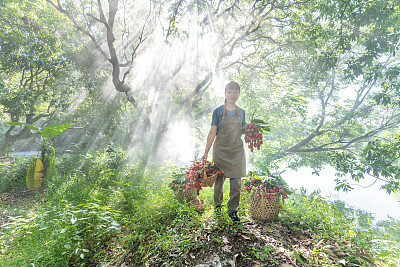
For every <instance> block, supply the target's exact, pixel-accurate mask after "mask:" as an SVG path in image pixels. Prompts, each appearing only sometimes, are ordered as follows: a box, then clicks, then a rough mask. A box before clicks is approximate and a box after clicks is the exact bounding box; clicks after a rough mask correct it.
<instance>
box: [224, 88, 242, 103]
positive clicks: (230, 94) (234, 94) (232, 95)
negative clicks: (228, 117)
mask: <svg viewBox="0 0 400 267" xmlns="http://www.w3.org/2000/svg"><path fill="white" fill-rule="evenodd" d="M225 98H226V99H227V100H228V101H231V102H236V101H237V100H238V98H239V90H237V89H228V90H226V91H225Z"/></svg>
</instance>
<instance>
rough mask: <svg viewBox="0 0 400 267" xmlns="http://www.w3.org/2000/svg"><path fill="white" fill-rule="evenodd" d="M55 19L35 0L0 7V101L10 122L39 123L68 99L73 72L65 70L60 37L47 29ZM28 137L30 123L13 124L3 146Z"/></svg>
mask: <svg viewBox="0 0 400 267" xmlns="http://www.w3.org/2000/svg"><path fill="white" fill-rule="evenodd" d="M53 13H54V12H53ZM39 15H41V16H40V17H39ZM56 21H57V17H54V16H53V15H52V13H51V12H49V10H48V9H46V8H43V5H42V3H40V2H37V1H25V2H23V3H15V2H13V1H7V2H5V5H4V6H2V7H0V24H1V27H0V28H1V29H0V47H1V50H0V70H1V74H0V80H1V84H2V87H3V88H2V90H1V92H0V105H1V106H2V109H3V112H4V113H3V116H8V119H7V120H9V121H12V122H24V123H27V124H35V123H36V124H37V123H40V124H41V125H43V124H46V123H48V122H49V121H50V120H52V119H54V117H55V116H56V115H57V113H58V112H60V111H62V110H65V109H66V108H67V107H68V106H69V104H70V101H71V99H70V96H71V94H72V93H73V85H72V84H73V83H74V82H75V79H76V77H74V76H73V75H71V72H68V70H69V69H70V68H69V63H68V60H67V58H66V55H65V52H64V51H63V47H62V44H61V43H60V37H59V36H57V34H55V33H54V32H53V29H52V28H51V25H52V22H53V23H54V22H56ZM67 73H68V74H69V75H68V76H67ZM31 136H32V134H31V132H30V130H29V128H27V127H22V128H20V129H17V128H16V127H14V126H11V127H9V128H8V129H7V131H6V132H5V136H4V139H3V142H2V145H1V151H2V152H3V153H4V152H6V151H8V150H9V148H10V147H11V146H12V145H13V143H14V142H15V141H17V140H21V139H25V138H29V137H31Z"/></svg>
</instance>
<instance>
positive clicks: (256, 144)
mask: <svg viewBox="0 0 400 267" xmlns="http://www.w3.org/2000/svg"><path fill="white" fill-rule="evenodd" d="M244 132H245V139H244V141H245V142H246V143H248V144H249V145H248V147H249V149H250V150H251V152H253V151H254V148H257V149H258V150H260V147H261V145H262V144H263V140H262V138H263V134H262V132H261V127H260V126H258V125H257V124H254V123H248V124H247V125H246V127H245V128H244Z"/></svg>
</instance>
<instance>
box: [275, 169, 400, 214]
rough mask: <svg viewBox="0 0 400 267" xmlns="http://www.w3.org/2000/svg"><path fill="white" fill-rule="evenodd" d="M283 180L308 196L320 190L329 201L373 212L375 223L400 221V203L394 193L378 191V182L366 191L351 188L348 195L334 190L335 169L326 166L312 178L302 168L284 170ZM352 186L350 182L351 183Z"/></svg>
mask: <svg viewBox="0 0 400 267" xmlns="http://www.w3.org/2000/svg"><path fill="white" fill-rule="evenodd" d="M282 178H283V179H284V180H285V181H286V182H287V183H288V185H289V187H292V188H295V189H299V188H301V187H304V188H305V189H307V190H308V192H309V193H311V192H312V191H314V190H318V189H320V190H321V193H320V195H321V196H322V197H324V198H326V199H328V200H332V201H333V200H341V201H344V202H346V204H347V205H348V206H349V207H352V208H354V209H361V210H365V211H368V212H370V213H372V215H373V216H374V217H375V219H376V220H377V221H380V220H384V219H387V218H388V216H390V217H392V218H396V219H400V202H399V201H398V200H396V198H395V196H394V195H393V194H391V195H389V194H387V193H386V191H385V190H383V189H380V187H381V185H382V182H380V181H377V182H376V183H375V184H374V185H372V186H371V187H368V188H362V187H359V186H356V185H355V186H353V187H354V190H353V191H350V192H342V191H335V190H334V188H335V185H336V183H335V179H336V178H337V177H336V176H335V170H334V169H333V168H332V167H326V168H325V169H323V170H322V171H321V172H320V175H319V176H318V175H315V174H314V175H313V174H312V169H311V168H301V169H299V170H298V171H293V170H287V171H285V172H284V173H282ZM374 181H375V179H372V178H368V179H364V180H363V181H361V185H363V186H367V185H370V184H372V183H373V182H374ZM350 183H351V182H350Z"/></svg>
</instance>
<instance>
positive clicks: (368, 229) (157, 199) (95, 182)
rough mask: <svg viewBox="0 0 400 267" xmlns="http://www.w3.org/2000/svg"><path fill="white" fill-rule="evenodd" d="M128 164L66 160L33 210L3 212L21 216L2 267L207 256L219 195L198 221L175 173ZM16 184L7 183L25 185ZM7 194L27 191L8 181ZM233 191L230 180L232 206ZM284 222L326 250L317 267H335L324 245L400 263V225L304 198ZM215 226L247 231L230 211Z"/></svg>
mask: <svg viewBox="0 0 400 267" xmlns="http://www.w3.org/2000/svg"><path fill="white" fill-rule="evenodd" d="M126 157H127V156H126V155H125V154H124V152H122V151H119V150H117V151H115V152H113V153H101V152H96V153H91V154H87V155H68V156H64V157H62V158H60V159H59V161H58V166H61V167H60V168H59V175H57V176H55V177H51V178H48V180H47V183H46V186H47V187H46V189H45V190H44V191H42V192H41V193H39V194H38V195H37V196H36V197H34V200H36V202H34V203H35V204H34V205H33V204H32V203H33V202H32V199H27V203H25V204H27V205H25V206H23V205H22V206H23V207H24V208H23V209H21V208H17V207H16V206H12V205H11V204H10V203H3V204H2V205H1V206H0V209H1V210H2V211H4V210H5V209H7V210H10V207H11V208H12V209H15V212H14V213H15V214H14V215H19V216H20V217H16V219H15V220H10V221H9V223H8V224H7V225H3V226H2V227H1V228H0V266H30V265H34V266H93V265H100V264H104V263H111V264H118V262H119V261H120V260H121V261H122V260H124V261H126V260H127V259H129V261H130V262H129V263H130V264H131V265H134V266H137V265H145V264H146V263H152V264H153V265H157V266H159V265H162V264H166V265H171V266H173V265H177V266H179V265H184V264H185V257H184V255H186V256H187V255H188V254H189V253H190V252H193V251H201V252H202V253H203V252H205V251H206V247H204V245H202V244H200V243H199V242H196V240H195V238H196V234H197V233H199V231H201V230H202V229H204V227H205V225H207V224H208V223H209V222H210V221H211V220H212V217H213V211H212V208H211V203H212V188H205V189H204V190H202V191H201V195H200V197H201V198H202V199H204V200H205V201H206V203H207V206H206V210H205V211H204V212H203V213H197V212H195V211H193V209H192V208H191V207H190V206H189V205H188V204H187V203H182V202H180V201H178V200H177V199H175V197H174V195H173V192H172V190H170V189H169V188H168V184H169V182H170V180H171V178H170V177H169V173H168V170H169V169H170V168H171V166H166V167H165V168H153V169H147V170H145V169H144V168H143V167H142V166H138V165H131V164H129V162H128V161H127V160H126ZM14 166H15V169H14V170H13V173H22V168H24V167H25V166H24V164H22V163H16V165H14ZM8 168H9V167H8ZM0 171H1V170H0ZM3 172H4V170H3ZM7 173H8V174H9V173H10V172H9V169H8V172H7ZM13 177H14V178H13V179H9V180H8V181H13V182H12V183H14V184H18V183H15V177H16V176H13ZM2 188H18V187H15V186H11V187H7V185H5V184H4V182H3V187H2ZM228 190H229V182H228V181H227V182H226V183H225V186H224V199H225V201H226V199H227V198H228ZM245 201H246V199H245V197H244V198H243V201H242V204H241V207H240V214H241V216H242V219H243V220H244V221H246V220H247V219H248V218H246V214H247V213H248V208H247V206H246V205H245V204H244V203H245ZM224 211H226V210H224ZM12 213H13V212H11V213H10V214H12ZM279 220H280V222H281V223H282V224H284V225H287V226H288V227H290V229H294V231H299V232H302V233H309V234H310V235H312V236H314V237H315V239H316V240H317V243H318V244H317V245H316V246H315V251H314V252H313V253H314V254H313V255H314V256H315V257H317V258H318V262H314V263H315V264H312V265H315V266H329V265H327V264H328V262H329V261H328V260H326V261H324V257H327V256H321V255H323V253H324V252H323V245H325V244H328V243H332V242H336V243H337V244H339V245H340V247H341V248H342V249H343V250H344V252H345V253H347V254H348V256H347V258H346V261H347V262H348V263H349V264H350V265H348V266H357V265H358V266H363V264H365V266H372V263H371V262H372V261H369V259H368V258H371V257H374V258H375V259H374V260H375V261H381V262H385V264H387V265H389V266H397V265H398V264H399V262H398V259H399V258H400V255H399V251H400V249H399V248H400V247H399V243H400V222H399V221H397V220H394V219H393V220H387V221H384V222H380V223H378V224H376V225H373V223H372V219H371V218H370V216H369V215H368V214H367V213H363V212H359V211H356V210H353V209H349V208H346V207H345V204H344V203H342V202H329V201H327V200H325V199H323V198H321V197H320V196H319V195H318V193H317V192H314V193H311V194H309V193H307V192H306V191H305V190H302V191H299V192H295V193H293V194H292V195H290V196H289V198H288V199H287V200H286V201H285V203H284V205H283V210H282V213H281V217H280V219H279ZM216 227H220V228H224V229H225V230H226V229H227V230H229V231H230V232H232V233H235V232H241V231H243V230H245V229H243V226H241V225H238V226H235V225H232V223H230V222H228V220H227V215H226V212H224V213H223V218H222V219H221V220H220V221H219V222H218V225H217V226H216ZM218 240H219V241H218ZM210 242H211V243H212V244H216V245H218V244H219V243H221V242H222V241H221V238H220V237H218V236H213V239H212V240H211V241H210ZM222 243H223V242H222ZM221 245H222V244H221ZM292 251H293V254H294V255H297V257H298V258H299V259H298V261H300V260H304V261H308V263H312V261H313V259H312V258H307V255H302V254H301V253H300V252H298V251H297V250H296V249H295V248H293V249H292ZM276 253H277V252H276V251H275V248H273V247H270V246H264V247H263V248H258V247H252V248H249V252H248V253H247V254H246V255H247V256H246V257H249V258H251V259H254V260H260V261H267V260H268V261H267V262H270V263H274V261H277V260H276V259H274V255H276ZM360 255H361V256H360ZM371 255H372V256H371ZM297 257H296V258H297ZM300 262H301V261H300ZM324 262H325V263H324ZM274 264H275V263H274ZM276 264H278V263H276Z"/></svg>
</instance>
